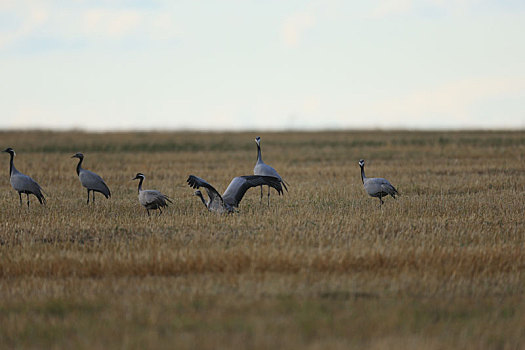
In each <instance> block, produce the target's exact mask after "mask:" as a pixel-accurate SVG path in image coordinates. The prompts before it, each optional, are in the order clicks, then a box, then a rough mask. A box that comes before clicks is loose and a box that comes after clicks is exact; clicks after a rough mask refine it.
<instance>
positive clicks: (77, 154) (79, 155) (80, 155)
mask: <svg viewBox="0 0 525 350" xmlns="http://www.w3.org/2000/svg"><path fill="white" fill-rule="evenodd" d="M71 158H78V159H84V155H83V154H82V153H80V152H77V153H75V154H74V155H72V156H71Z"/></svg>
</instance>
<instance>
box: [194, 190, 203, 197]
mask: <svg viewBox="0 0 525 350" xmlns="http://www.w3.org/2000/svg"><path fill="white" fill-rule="evenodd" d="M193 195H194V196H198V197H202V192H201V191H199V190H197V191H195V192H193Z"/></svg>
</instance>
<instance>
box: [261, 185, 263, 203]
mask: <svg viewBox="0 0 525 350" xmlns="http://www.w3.org/2000/svg"><path fill="white" fill-rule="evenodd" d="M262 188H263V186H262V185H261V203H262V196H263V190H262Z"/></svg>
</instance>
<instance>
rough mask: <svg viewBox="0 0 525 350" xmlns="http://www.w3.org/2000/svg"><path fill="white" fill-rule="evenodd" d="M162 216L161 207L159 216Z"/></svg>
mask: <svg viewBox="0 0 525 350" xmlns="http://www.w3.org/2000/svg"><path fill="white" fill-rule="evenodd" d="M161 215H162V209H160V207H159V216H161Z"/></svg>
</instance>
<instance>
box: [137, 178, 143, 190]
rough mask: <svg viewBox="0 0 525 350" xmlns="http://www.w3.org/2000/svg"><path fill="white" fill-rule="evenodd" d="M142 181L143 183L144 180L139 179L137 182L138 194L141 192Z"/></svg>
mask: <svg viewBox="0 0 525 350" xmlns="http://www.w3.org/2000/svg"><path fill="white" fill-rule="evenodd" d="M142 181H144V178H143V177H141V178H140V180H139V188H138V190H137V191H138V192H139V193H140V191H142Z"/></svg>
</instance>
